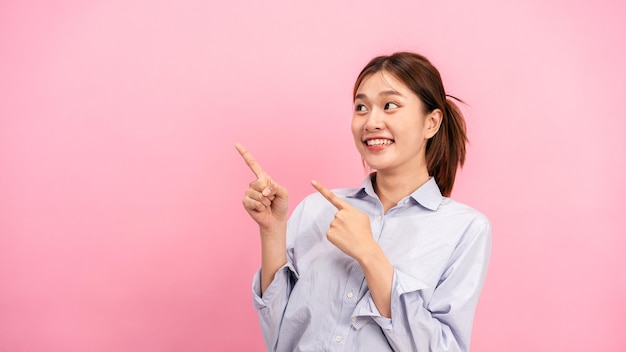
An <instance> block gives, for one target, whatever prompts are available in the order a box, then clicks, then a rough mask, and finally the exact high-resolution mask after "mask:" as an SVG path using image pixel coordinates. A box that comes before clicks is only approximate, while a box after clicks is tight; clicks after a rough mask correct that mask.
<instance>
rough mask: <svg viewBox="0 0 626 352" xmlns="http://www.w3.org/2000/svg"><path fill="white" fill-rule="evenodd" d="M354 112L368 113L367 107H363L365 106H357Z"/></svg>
mask: <svg viewBox="0 0 626 352" xmlns="http://www.w3.org/2000/svg"><path fill="white" fill-rule="evenodd" d="M354 111H356V112H366V111H367V107H366V106H365V105H363V104H357V105H356V106H355V107H354Z"/></svg>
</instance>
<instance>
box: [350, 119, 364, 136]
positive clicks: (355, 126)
mask: <svg viewBox="0 0 626 352" xmlns="http://www.w3.org/2000/svg"><path fill="white" fill-rule="evenodd" d="M362 130H363V125H362V124H361V123H360V122H359V119H355V118H353V119H352V135H353V136H354V138H355V139H357V138H358V139H359V140H360V139H361V131H362Z"/></svg>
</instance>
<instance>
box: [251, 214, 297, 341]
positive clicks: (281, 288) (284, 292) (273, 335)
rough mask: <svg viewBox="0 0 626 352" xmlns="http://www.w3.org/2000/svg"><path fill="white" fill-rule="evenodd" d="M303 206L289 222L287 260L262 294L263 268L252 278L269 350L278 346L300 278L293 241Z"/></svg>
mask: <svg viewBox="0 0 626 352" xmlns="http://www.w3.org/2000/svg"><path fill="white" fill-rule="evenodd" d="M302 207H303V206H302V205H299V206H298V207H296V209H295V210H294V212H293V214H292V215H291V217H290V218H289V222H288V224H287V238H286V241H287V263H285V265H283V266H282V267H281V268H280V269H278V271H276V274H275V275H274V279H273V280H272V282H271V283H270V285H269V286H268V287H267V289H266V290H265V292H264V293H263V295H262V296H261V269H259V270H257V272H256V273H255V275H254V277H253V279H252V299H253V306H254V308H255V309H256V310H257V311H258V315H259V323H260V325H261V333H262V334H263V339H264V341H265V346H266V349H267V351H275V350H276V346H277V343H278V337H279V331H280V328H281V326H282V322H283V316H284V313H285V308H286V307H287V302H288V301H289V297H290V296H291V291H292V290H293V287H294V285H295V284H296V282H297V281H298V278H299V275H298V271H297V270H296V265H295V264H294V253H293V242H294V240H295V237H296V234H297V231H298V227H299V223H300V218H301V216H302V213H303V211H302Z"/></svg>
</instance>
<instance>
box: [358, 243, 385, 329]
mask: <svg viewBox="0 0 626 352" xmlns="http://www.w3.org/2000/svg"><path fill="white" fill-rule="evenodd" d="M359 264H360V265H361V269H363V273H364V274H365V280H366V281H367V286H368V288H369V291H370V294H371V295H372V299H373V300H374V304H375V305H376V308H377V309H378V312H379V313H380V314H381V315H382V316H383V317H386V318H391V286H392V283H393V266H391V263H390V262H389V260H388V259H387V256H385V253H384V252H383V251H382V249H381V248H380V247H379V246H378V245H377V244H375V245H374V246H373V247H372V249H371V251H370V254H368V255H366V256H364V257H363V258H361V259H360V260H359Z"/></svg>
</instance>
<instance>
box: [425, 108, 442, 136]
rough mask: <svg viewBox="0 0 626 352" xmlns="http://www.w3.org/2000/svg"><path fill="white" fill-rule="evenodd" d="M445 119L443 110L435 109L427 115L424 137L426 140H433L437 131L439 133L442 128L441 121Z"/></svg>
mask: <svg viewBox="0 0 626 352" xmlns="http://www.w3.org/2000/svg"><path fill="white" fill-rule="evenodd" d="M442 119H443V113H442V112H441V109H435V110H433V111H431V112H429V113H428V115H426V119H425V121H424V124H425V125H424V127H425V133H424V136H425V137H426V139H430V138H432V137H433V136H434V135H435V134H436V133H437V131H439V127H441V120H442Z"/></svg>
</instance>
